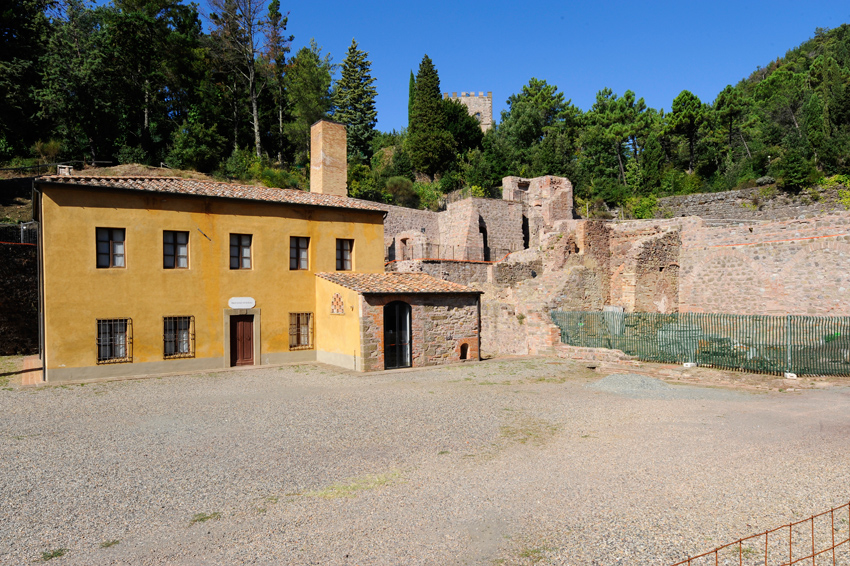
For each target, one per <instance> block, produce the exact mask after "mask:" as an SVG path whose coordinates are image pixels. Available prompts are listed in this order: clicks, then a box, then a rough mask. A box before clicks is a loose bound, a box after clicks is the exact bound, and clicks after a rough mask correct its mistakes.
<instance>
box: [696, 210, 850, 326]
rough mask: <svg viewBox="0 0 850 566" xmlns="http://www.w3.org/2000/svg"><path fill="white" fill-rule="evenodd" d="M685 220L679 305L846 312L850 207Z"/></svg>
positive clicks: (734, 309) (849, 279) (849, 299)
mask: <svg viewBox="0 0 850 566" xmlns="http://www.w3.org/2000/svg"><path fill="white" fill-rule="evenodd" d="M689 228H690V229H686V230H683V231H682V249H681V256H680V266H681V267H680V280H679V310H680V311H683V312H684V311H688V312H724V313H732V314H801V315H828V316H847V315H850V269H848V266H850V213H847V212H843V213H833V214H829V215H826V216H821V217H818V218H808V219H799V220H784V221H777V222H770V223H763V224H756V225H754V226H749V227H747V226H738V227H728V226H727V227H708V226H705V225H704V224H702V223H700V224H695V225H693V226H691V227H689Z"/></svg>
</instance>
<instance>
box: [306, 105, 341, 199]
mask: <svg viewBox="0 0 850 566" xmlns="http://www.w3.org/2000/svg"><path fill="white" fill-rule="evenodd" d="M346 144H347V139H346V134H345V126H344V125H342V124H340V123H338V122H334V121H332V120H327V119H322V120H319V121H318V122H316V123H315V124H313V125H312V126H310V192H311V193H321V194H323V195H337V196H341V197H344V196H348V188H347V186H346V185H347V183H348V155H347V151H348V149H347V146H346Z"/></svg>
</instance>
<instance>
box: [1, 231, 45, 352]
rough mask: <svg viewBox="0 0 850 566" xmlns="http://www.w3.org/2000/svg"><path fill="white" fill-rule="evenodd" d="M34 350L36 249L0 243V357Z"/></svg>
mask: <svg viewBox="0 0 850 566" xmlns="http://www.w3.org/2000/svg"><path fill="white" fill-rule="evenodd" d="M37 351H38V259H37V251H36V247H35V246H28V245H12V244H0V356H11V355H15V354H34V353H36V352H37Z"/></svg>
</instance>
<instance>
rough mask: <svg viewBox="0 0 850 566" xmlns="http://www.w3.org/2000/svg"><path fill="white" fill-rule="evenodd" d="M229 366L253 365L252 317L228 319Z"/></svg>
mask: <svg viewBox="0 0 850 566" xmlns="http://www.w3.org/2000/svg"><path fill="white" fill-rule="evenodd" d="M230 365H231V366H250V365H254V315H252V314H243V315H238V316H231V317H230Z"/></svg>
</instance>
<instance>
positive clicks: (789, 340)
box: [785, 314, 791, 373]
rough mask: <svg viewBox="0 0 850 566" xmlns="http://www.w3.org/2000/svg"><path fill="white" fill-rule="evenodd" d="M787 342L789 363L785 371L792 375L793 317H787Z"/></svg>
mask: <svg viewBox="0 0 850 566" xmlns="http://www.w3.org/2000/svg"><path fill="white" fill-rule="evenodd" d="M785 342H786V348H788V351H787V353H786V356H787V358H788V363H787V364H786V368H785V371H786V372H788V373H791V315H790V314H789V315H787V316H786V317H785Z"/></svg>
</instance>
